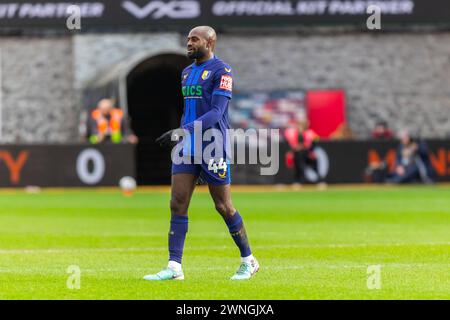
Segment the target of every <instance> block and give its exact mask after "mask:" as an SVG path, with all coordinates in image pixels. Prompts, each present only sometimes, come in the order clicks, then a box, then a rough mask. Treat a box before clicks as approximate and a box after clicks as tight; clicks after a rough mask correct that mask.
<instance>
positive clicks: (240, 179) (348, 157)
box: [231, 140, 450, 184]
mask: <svg viewBox="0 0 450 320" xmlns="http://www.w3.org/2000/svg"><path fill="white" fill-rule="evenodd" d="M426 143H427V146H428V148H429V151H430V160H431V164H432V167H433V169H434V171H435V172H436V181H437V182H446V181H447V182H448V181H450V141H449V140H427V141H426ZM397 146H398V143H397V142H394V141H392V142H385V141H329V142H320V143H318V148H319V150H318V152H316V153H317V154H318V159H319V161H318V162H319V164H318V166H319V170H321V171H322V174H323V176H325V180H326V182H328V183H361V182H365V169H366V168H367V167H368V165H369V163H370V162H371V161H374V160H376V161H386V162H387V164H388V166H389V167H390V168H391V169H393V167H394V164H395V155H396V150H397ZM287 152H289V148H288V146H287V144H286V143H281V144H280V153H279V164H280V166H279V171H278V173H277V174H276V175H274V176H261V175H260V166H259V165H234V166H232V172H231V174H232V179H233V183H236V184H290V183H293V182H294V170H293V168H289V167H288V166H287V163H286V161H285V160H286V153H287ZM307 171H308V169H307ZM305 173H306V177H307V178H308V177H310V178H311V179H310V182H311V181H313V180H314V178H315V177H314V174H313V173H312V172H309V173H311V174H308V172H305Z"/></svg>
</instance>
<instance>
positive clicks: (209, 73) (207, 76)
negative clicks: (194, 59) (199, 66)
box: [202, 70, 211, 80]
mask: <svg viewBox="0 0 450 320" xmlns="http://www.w3.org/2000/svg"><path fill="white" fill-rule="evenodd" d="M210 76H211V71H208V70H205V71H203V73H202V79H203V80H206V79H208V78H209V77H210Z"/></svg>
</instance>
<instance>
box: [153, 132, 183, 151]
mask: <svg viewBox="0 0 450 320" xmlns="http://www.w3.org/2000/svg"><path fill="white" fill-rule="evenodd" d="M178 130H179V129H173V130H169V131H167V132H165V133H163V134H162V135H161V136H160V137H159V138H157V139H156V140H155V142H156V143H158V144H159V145H160V146H161V147H165V146H170V147H173V146H175V145H176V144H177V143H178V141H179V140H180V134H179V133H178ZM172 137H173V139H172Z"/></svg>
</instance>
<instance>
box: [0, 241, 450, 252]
mask: <svg viewBox="0 0 450 320" xmlns="http://www.w3.org/2000/svg"><path fill="white" fill-rule="evenodd" d="M447 245H450V242H421V243H359V244H351V243H347V244H311V245H308V244H304V245H289V244H288V245H258V246H252V247H254V248H255V249H262V250H263V249H295V248H298V249H302V248H304V249H308V248H313V249H314V248H366V247H403V246H447ZM231 248H233V246H232V245H229V246H199V247H195V246H194V247H186V250H187V251H188V250H225V249H231ZM166 250H167V248H166V247H164V246H161V247H146V248H73V249H72V248H58V249H57V248H49V249H0V254H38V253H39V254H41V253H50V254H52V253H56V254H60V253H61V254H64V253H96V252H146V251H166Z"/></svg>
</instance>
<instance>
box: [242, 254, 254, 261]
mask: <svg viewBox="0 0 450 320" xmlns="http://www.w3.org/2000/svg"><path fill="white" fill-rule="evenodd" d="M253 259H255V258H254V257H253V255H252V254H251V255H249V256H248V257H241V262H250V261H252V260H253Z"/></svg>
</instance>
